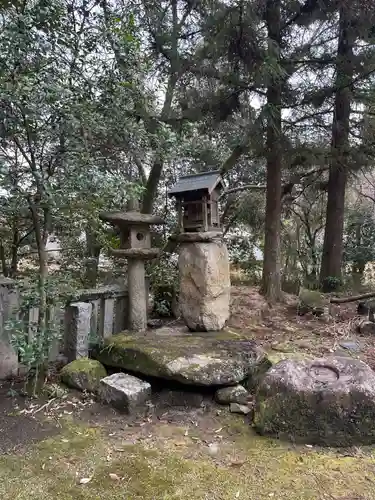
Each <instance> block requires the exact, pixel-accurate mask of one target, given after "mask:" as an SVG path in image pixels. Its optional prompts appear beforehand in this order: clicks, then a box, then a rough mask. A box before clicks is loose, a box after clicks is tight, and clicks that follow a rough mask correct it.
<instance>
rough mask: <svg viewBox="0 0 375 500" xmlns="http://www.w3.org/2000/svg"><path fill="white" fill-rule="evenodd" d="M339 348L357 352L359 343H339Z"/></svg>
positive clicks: (359, 347)
mask: <svg viewBox="0 0 375 500" xmlns="http://www.w3.org/2000/svg"><path fill="white" fill-rule="evenodd" d="M340 347H342V348H343V349H347V350H348V351H354V352H359V351H360V350H361V346H360V345H359V343H358V342H354V341H348V342H341V343H340Z"/></svg>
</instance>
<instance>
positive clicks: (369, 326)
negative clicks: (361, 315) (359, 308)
mask: <svg viewBox="0 0 375 500" xmlns="http://www.w3.org/2000/svg"><path fill="white" fill-rule="evenodd" d="M358 329H359V332H360V333H363V335H375V323H374V322H373V321H367V320H365V321H361V323H360V324H359V327H358Z"/></svg>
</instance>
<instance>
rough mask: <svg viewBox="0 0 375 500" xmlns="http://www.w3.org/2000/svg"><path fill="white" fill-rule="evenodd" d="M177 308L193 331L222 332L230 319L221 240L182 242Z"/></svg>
mask: <svg viewBox="0 0 375 500" xmlns="http://www.w3.org/2000/svg"><path fill="white" fill-rule="evenodd" d="M178 266H179V273H180V294H179V309H180V312H181V315H182V318H183V319H184V321H185V323H186V325H187V326H188V327H189V329H190V330H192V331H202V332H205V331H218V330H222V329H223V328H224V326H225V323H226V321H227V320H228V319H229V301H230V275H229V258H228V250H227V247H226V245H225V244H224V243H223V242H222V241H220V240H214V241H211V242H209V243H208V242H207V243H204V242H194V243H183V244H181V246H180V253H179V259H178Z"/></svg>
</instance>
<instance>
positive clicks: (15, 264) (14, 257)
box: [10, 228, 19, 278]
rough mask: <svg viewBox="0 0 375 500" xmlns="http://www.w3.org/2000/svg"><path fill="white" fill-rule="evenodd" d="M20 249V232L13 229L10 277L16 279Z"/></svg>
mask: <svg viewBox="0 0 375 500" xmlns="http://www.w3.org/2000/svg"><path fill="white" fill-rule="evenodd" d="M18 249H19V232H18V229H17V228H13V242H12V249H11V261H10V277H11V278H15V277H16V276H17V271H18Z"/></svg>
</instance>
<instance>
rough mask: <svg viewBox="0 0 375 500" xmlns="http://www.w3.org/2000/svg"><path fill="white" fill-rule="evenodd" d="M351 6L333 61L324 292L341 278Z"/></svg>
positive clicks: (342, 10)
mask: <svg viewBox="0 0 375 500" xmlns="http://www.w3.org/2000/svg"><path fill="white" fill-rule="evenodd" d="M349 9H350V7H349V6H348V5H346V4H345V3H344V5H343V6H342V7H341V8H340V22H339V42H338V49H337V63H336V70H337V71H336V73H337V76H336V84H335V87H336V89H337V90H336V97H335V109H334V116H333V124H332V145H331V164H330V168H329V180H328V200H327V212H326V226H325V233H324V245H323V256H322V264H321V269H320V285H321V288H322V290H323V291H325V292H329V291H332V290H334V289H336V288H337V287H338V286H339V285H340V281H341V267H342V254H343V232H344V209H345V190H346V183H347V176H348V164H347V158H348V149H349V118H350V105H351V88H350V87H351V86H350V83H351V81H352V78H353V46H354V41H355V39H354V36H353V28H352V25H351V16H350V12H349Z"/></svg>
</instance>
